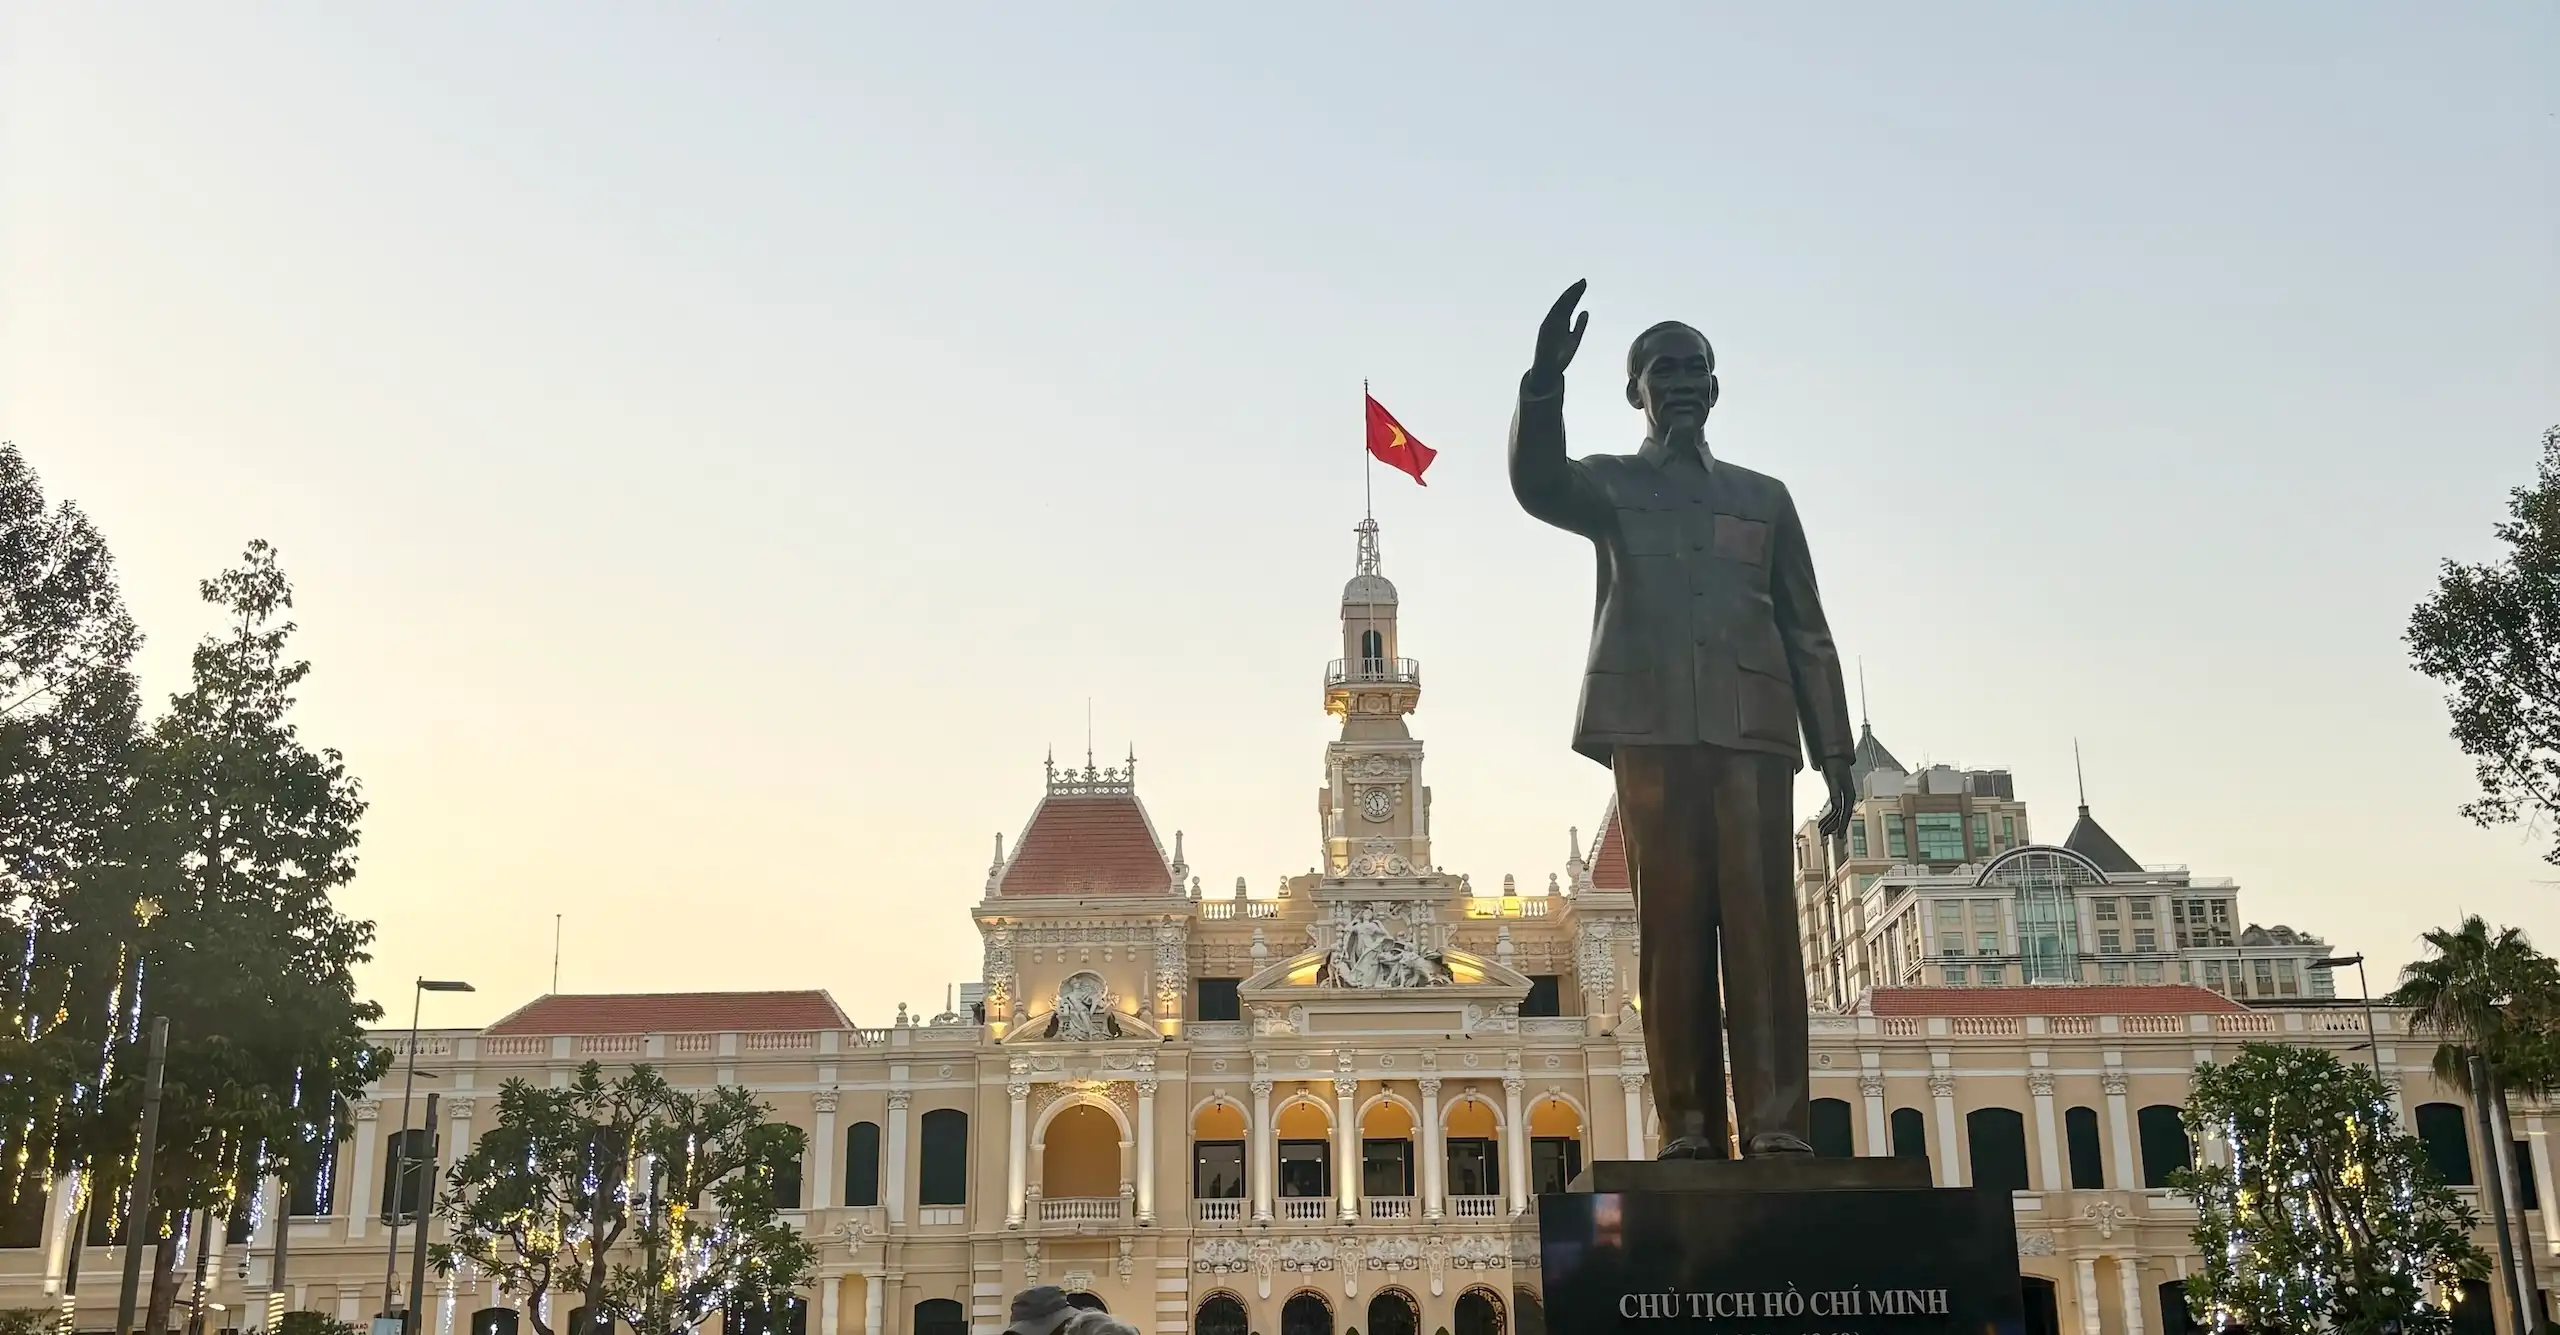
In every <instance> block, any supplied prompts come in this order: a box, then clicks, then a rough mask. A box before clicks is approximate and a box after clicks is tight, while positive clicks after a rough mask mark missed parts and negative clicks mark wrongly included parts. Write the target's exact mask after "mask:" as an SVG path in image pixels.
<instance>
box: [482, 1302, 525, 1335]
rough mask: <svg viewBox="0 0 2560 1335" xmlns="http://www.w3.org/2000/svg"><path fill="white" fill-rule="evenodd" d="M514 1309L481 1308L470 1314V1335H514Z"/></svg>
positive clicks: (515, 1323) (515, 1322)
mask: <svg viewBox="0 0 2560 1335" xmlns="http://www.w3.org/2000/svg"><path fill="white" fill-rule="evenodd" d="M516 1328H517V1319H516V1309H514V1308H512V1307H483V1308H481V1309H480V1310H479V1311H477V1312H474V1313H472V1314H471V1335H516Z"/></svg>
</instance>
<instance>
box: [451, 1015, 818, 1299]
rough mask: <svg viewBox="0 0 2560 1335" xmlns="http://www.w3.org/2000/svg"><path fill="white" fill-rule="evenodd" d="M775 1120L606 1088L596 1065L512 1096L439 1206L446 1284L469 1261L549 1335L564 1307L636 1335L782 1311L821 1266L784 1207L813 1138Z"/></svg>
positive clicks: (729, 1103) (761, 1113)
mask: <svg viewBox="0 0 2560 1335" xmlns="http://www.w3.org/2000/svg"><path fill="white" fill-rule="evenodd" d="M771 1112H772V1109H771V1108H770V1107H768V1106H766V1105H765V1104H763V1103H762V1102H759V1101H758V1100H757V1099H756V1098H755V1097H754V1095H752V1094H751V1093H749V1092H748V1091H747V1090H745V1089H743V1088H739V1087H736V1086H722V1087H719V1088H716V1089H713V1090H712V1091H710V1092H709V1093H708V1094H703V1095H695V1094H690V1093H687V1092H685V1091H682V1090H678V1089H676V1088H674V1087H673V1086H671V1085H669V1084H668V1083H667V1081H666V1079H665V1077H663V1076H661V1075H660V1074H659V1073H658V1071H657V1070H656V1069H655V1068H654V1067H650V1066H636V1067H633V1068H632V1069H631V1070H630V1071H628V1072H625V1073H624V1074H622V1075H620V1076H617V1077H615V1078H614V1079H613V1080H612V1081H610V1082H608V1081H606V1080H605V1079H604V1075H603V1070H602V1068H601V1067H600V1066H598V1065H597V1064H596V1063H594V1062H588V1063H587V1064H586V1065H584V1066H582V1067H580V1068H579V1069H578V1074H577V1077H576V1078H575V1079H574V1080H572V1081H571V1082H570V1083H569V1085H568V1086H567V1087H565V1088H561V1089H540V1088H536V1087H534V1086H532V1085H529V1084H526V1083H525V1082H524V1081H521V1080H510V1081H508V1082H507V1083H506V1084H505V1085H504V1086H503V1087H501V1088H500V1090H499V1092H498V1116H497V1124H496V1125H495V1126H494V1127H493V1128H492V1129H491V1130H490V1131H488V1132H487V1133H486V1134H484V1135H483V1136H481V1137H480V1139H479V1140H478V1141H477V1142H476V1143H475V1144H474V1145H473V1146H472V1149H471V1153H470V1154H469V1155H467V1156H465V1157H464V1159H463V1160H462V1162H460V1163H458V1164H456V1165H454V1168H453V1172H452V1174H451V1177H450V1185H449V1187H448V1189H447V1190H446V1192H445V1193H444V1195H443V1196H442V1197H441V1198H440V1199H439V1200H438V1201H437V1203H436V1210H437V1213H438V1214H440V1215H442V1216H443V1218H444V1220H445V1225H446V1228H447V1231H448V1235H449V1240H448V1241H446V1242H443V1243H439V1244H437V1245H436V1246H435V1248H434V1249H433V1252H434V1256H435V1262H436V1268H437V1269H438V1270H439V1271H441V1272H444V1273H447V1274H450V1273H452V1271H453V1269H454V1267H455V1266H457V1265H459V1264H461V1263H463V1262H466V1261H467V1262H469V1263H470V1264H472V1265H473V1266H475V1267H477V1268H478V1269H480V1270H481V1271H483V1272H485V1273H487V1274H489V1275H491V1276H493V1277H494V1278H496V1279H497V1280H498V1282H499V1283H500V1284H501V1285H502V1286H504V1287H505V1288H507V1289H509V1290H511V1291H513V1292H518V1293H522V1294H524V1295H525V1296H526V1300H527V1307H528V1309H529V1310H530V1311H531V1312H532V1313H533V1324H534V1328H535V1330H537V1331H538V1332H539V1333H540V1335H554V1332H553V1331H552V1328H551V1326H550V1324H549V1321H548V1319H547V1317H546V1309H547V1307H548V1304H547V1303H546V1302H545V1301H544V1299H545V1298H546V1296H547V1295H549V1294H552V1293H554V1292H562V1293H568V1292H574V1293H576V1294H577V1295H578V1296H579V1297H580V1298H581V1299H582V1300H583V1305H584V1306H585V1307H586V1309H587V1311H588V1313H589V1314H590V1315H589V1319H590V1320H591V1321H595V1322H598V1323H601V1322H602V1321H605V1320H612V1321H615V1322H619V1323H622V1324H625V1325H628V1326H630V1327H631V1328H632V1330H633V1331H634V1332H635V1333H636V1335H674V1333H675V1332H678V1331H689V1330H691V1329H693V1328H694V1327H696V1326H698V1325H700V1324H701V1323H702V1322H703V1321H704V1320H705V1319H707V1318H708V1317H709V1316H710V1315H711V1313H712V1312H713V1311H715V1310H717V1309H719V1308H722V1307H740V1306H758V1305H764V1304H768V1303H771V1302H773V1301H775V1300H777V1299H779V1298H780V1297H781V1296H783V1295H785V1294H788V1293H789V1292H790V1291H791V1290H793V1289H796V1288H799V1287H801V1286H802V1285H805V1284H807V1283H808V1282H809V1280H810V1276H811V1274H812V1267H813V1266H814V1264H815V1262H816V1259H817V1254H816V1252H815V1250H814V1249H812V1248H811V1247H810V1246H809V1244H808V1243H807V1242H805V1241H803V1240H802V1239H801V1237H800V1235H799V1234H798V1232H796V1231H795V1230H793V1229H792V1228H791V1226H790V1225H788V1224H786V1223H784V1222H783V1221H782V1219H781V1216H780V1214H779V1212H778V1211H777V1209H776V1207H775V1204H774V1195H773V1182H774V1175H775V1174H776V1173H777V1172H780V1171H783V1170H784V1169H786V1168H788V1167H790V1166H791V1165H793V1164H795V1163H796V1162H798V1160H799V1158H800V1155H801V1153H802V1151H803V1149H804V1148H805V1146H806V1138H805V1137H804V1136H803V1135H802V1134H801V1132H800V1130H799V1128H797V1127H794V1126H790V1125H787V1124H783V1123H777V1122H773V1121H770V1120H768V1119H769V1117H770V1114H771ZM706 1198H707V1199H708V1201H709V1202H710V1207H709V1208H707V1209H706V1207H705V1200H706ZM635 1253H637V1254H636V1255H635ZM581 1335H583V1333H581Z"/></svg>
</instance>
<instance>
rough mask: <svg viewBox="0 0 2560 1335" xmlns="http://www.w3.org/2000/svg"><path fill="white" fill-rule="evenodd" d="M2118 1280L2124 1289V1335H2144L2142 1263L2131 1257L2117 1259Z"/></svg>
mask: <svg viewBox="0 0 2560 1335" xmlns="http://www.w3.org/2000/svg"><path fill="white" fill-rule="evenodd" d="M2116 1280H2117V1282H2118V1283H2119V1284H2120V1285H2121V1286H2122V1289H2123V1297H2124V1335H2142V1263H2141V1262H2140V1261H2137V1260H2135V1259H2134V1258H2133V1257H2131V1256H2119V1257H2117V1258H2116ZM2160 1319H2161V1320H2162V1321H2166V1320H2168V1319H2169V1318H2167V1317H2166V1316H2163V1317H2161V1318H2160Z"/></svg>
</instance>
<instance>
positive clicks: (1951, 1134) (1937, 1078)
mask: <svg viewBox="0 0 2560 1335" xmlns="http://www.w3.org/2000/svg"><path fill="white" fill-rule="evenodd" d="M1929 1098H1930V1100H1931V1101H1932V1102H1934V1103H1936V1104H1937V1106H1938V1152H1937V1153H1936V1154H1934V1155H1931V1156H1930V1157H1931V1158H1932V1159H1934V1160H1936V1161H1937V1165H1938V1185H1939V1186H1942V1187H1960V1186H1963V1185H1964V1161H1963V1151H1962V1150H1961V1149H1960V1148H1959V1147H1960V1146H1962V1145H1963V1144H1964V1142H1963V1141H1962V1140H1959V1139H1957V1136H1958V1131H1957V1128H1956V1078H1955V1077H1954V1076H1952V1075H1949V1074H1947V1073H1946V1072H1944V1071H1938V1072H1934V1073H1932V1074H1931V1075H1930V1077H1929ZM2091 1335H2095V1332H2092V1333H2091Z"/></svg>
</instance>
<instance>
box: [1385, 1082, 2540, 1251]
mask: <svg viewBox="0 0 2560 1335" xmlns="http://www.w3.org/2000/svg"><path fill="white" fill-rule="evenodd" d="M1419 1083H1420V1084H1421V1086H1422V1217H1423V1218H1425V1219H1437V1218H1439V1217H1440V1216H1441V1214H1442V1213H1443V1212H1444V1211H1445V1210H1446V1209H1447V1204H1446V1202H1447V1195H1446V1188H1445V1187H1444V1186H1443V1185H1442V1184H1443V1182H1444V1180H1445V1179H1446V1177H1447V1175H1448V1172H1449V1153H1448V1151H1446V1150H1444V1149H1442V1148H1441V1147H1440V1077H1438V1076H1436V1075H1426V1076H1424V1077H1422V1079H1421V1081H1420V1082H1419ZM2541 1124H2542V1121H2541V1119H2540V1118H2535V1119H2534V1120H2533V1122H2532V1125H2534V1126H2536V1127H2539V1126H2540V1125H2541ZM2534 1135H2535V1136H2536V1140H2535V1142H2534V1143H2535V1144H2540V1143H2541V1141H2540V1139H2539V1137H2540V1136H2541V1132H2540V1131H2536V1132H2535V1133H2534Z"/></svg>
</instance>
